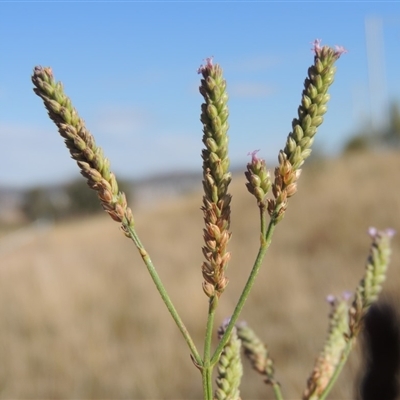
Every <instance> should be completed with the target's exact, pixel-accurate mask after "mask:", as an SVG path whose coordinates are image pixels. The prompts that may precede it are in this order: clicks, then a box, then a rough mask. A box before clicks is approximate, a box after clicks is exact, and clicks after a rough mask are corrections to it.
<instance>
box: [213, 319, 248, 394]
mask: <svg viewBox="0 0 400 400" xmlns="http://www.w3.org/2000/svg"><path fill="white" fill-rule="evenodd" d="M226 325H227V324H225V323H224V324H223V325H222V326H221V327H220V329H219V330H218V336H219V337H220V338H221V337H222V335H223V333H224V331H225V327H226ZM240 348H241V341H240V339H239V338H238V335H237V332H236V328H233V330H232V332H231V335H230V337H229V340H228V342H227V343H226V345H225V347H224V350H223V351H222V354H221V357H220V359H219V361H218V367H217V369H218V376H217V386H218V389H216V391H215V395H214V399H215V400H240V392H239V386H240V381H241V379H242V375H243V367H242V363H241V360H240Z"/></svg>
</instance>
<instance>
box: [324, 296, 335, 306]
mask: <svg viewBox="0 0 400 400" xmlns="http://www.w3.org/2000/svg"><path fill="white" fill-rule="evenodd" d="M325 300H326V301H327V302H328V303H329V304H330V305H331V306H333V305H334V304H335V302H336V296H334V295H333V294H328V296H326V298H325Z"/></svg>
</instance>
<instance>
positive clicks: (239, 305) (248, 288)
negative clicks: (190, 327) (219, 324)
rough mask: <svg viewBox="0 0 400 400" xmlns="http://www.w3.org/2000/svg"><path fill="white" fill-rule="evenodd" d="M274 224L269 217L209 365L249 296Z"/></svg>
mask: <svg viewBox="0 0 400 400" xmlns="http://www.w3.org/2000/svg"><path fill="white" fill-rule="evenodd" d="M261 221H263V218H261ZM275 225H276V223H275V220H274V219H271V220H270V223H269V225H268V228H267V232H266V234H265V236H264V235H263V234H262V235H261V244H260V248H259V250H258V254H257V257H256V260H255V262H254V265H253V268H252V270H251V272H250V275H249V277H248V279H247V282H246V285H245V286H244V288H243V291H242V294H241V295H240V297H239V300H238V303H237V305H236V307H235V310H234V311H233V314H232V316H231V319H230V321H229V324H228V325H227V327H226V330H225V332H224V334H223V336H222V337H221V340H220V341H219V343H218V346H217V348H216V349H215V351H214V354H213V356H212V358H211V365H215V364H216V363H217V362H218V360H219V357H220V356H221V353H222V350H223V349H224V346H225V345H226V343H227V342H228V340H229V336H230V334H231V332H232V329H233V327H234V326H235V324H236V322H237V320H238V318H239V315H240V313H241V311H242V309H243V307H244V304H245V302H246V300H247V298H248V297H249V294H250V291H251V289H252V287H253V285H254V281H255V279H256V277H257V274H258V272H259V270H260V268H261V264H262V262H263V259H264V256H265V253H266V252H267V250H268V248H269V246H270V244H271V240H272V235H273V232H274V229H275ZM261 226H264V225H263V223H262V222H261Z"/></svg>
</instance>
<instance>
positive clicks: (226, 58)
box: [0, 0, 400, 186]
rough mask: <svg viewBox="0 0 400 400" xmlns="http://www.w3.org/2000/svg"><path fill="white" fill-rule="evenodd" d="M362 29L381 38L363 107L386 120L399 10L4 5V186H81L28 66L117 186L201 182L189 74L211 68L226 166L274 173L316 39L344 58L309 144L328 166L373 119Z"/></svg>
mask: <svg viewBox="0 0 400 400" xmlns="http://www.w3.org/2000/svg"><path fill="white" fill-rule="evenodd" d="M366 18H373V20H374V21H382V27H383V29H382V32H383V38H384V41H383V42H384V48H381V47H379V46H378V50H380V51H381V53H379V52H378V53H376V51H377V50H375V53H374V54H378V57H375V64H379V65H378V67H377V68H378V69H377V72H375V76H378V77H380V78H379V79H380V80H379V79H378V82H377V84H378V85H379V86H378V89H377V93H376V96H374V98H373V102H374V110H375V111H376V115H377V117H378V118H381V119H382V118H383V116H384V114H383V106H382V104H384V102H385V101H388V100H391V99H397V100H399V99H400V74H399V73H398V71H399V70H400V52H399V49H400V46H399V44H400V3H399V2H397V1H396V2H394V1H392V2H385V1H375V2H341V1H338V0H336V1H334V2H324V1H314V2H301V1H290V2H289V1H277V2H272V1H258V2H252V1H242V2H234V1H223V2H222V1H220V2H217V1H208V2H207V1H197V2H193V1H179V2H178V1H175V2H171V1H169V2H168V1H159V2H154V1H143V2H135V1H131V2H118V1H112V2H111V1H109V2H96V1H93V2H85V1H79V2H77V1H76V2H57V1H49V2H45V1H42V2H39V1H37V2H34V1H26V2H18V1H10V2H4V1H1V0H0V55H1V56H0V57H1V67H2V68H1V75H0V138H1V157H0V185H5V184H6V185H14V186H23V185H36V184H47V183H54V182H58V181H64V180H67V179H71V178H74V177H77V176H78V169H77V167H76V165H75V163H74V162H73V161H72V160H71V159H70V158H69V155H68V152H67V149H66V148H65V147H64V144H63V142H62V139H61V138H60V137H59V136H58V133H57V130H56V127H55V126H54V125H53V123H52V122H51V121H50V120H49V119H48V117H47V114H46V112H45V109H44V107H43V104H42V101H41V100H40V99H39V98H38V97H37V96H36V95H34V93H33V91H32V83H31V81H30V76H31V73H32V69H33V67H34V66H35V65H42V66H51V67H52V68H53V72H54V75H55V78H56V79H57V80H61V81H62V82H63V84H64V88H65V91H66V93H67V94H68V95H69V96H70V97H71V99H72V102H73V104H74V105H75V107H76V108H77V110H78V112H79V114H80V115H81V117H82V118H83V119H84V120H85V121H86V123H87V126H88V128H89V130H90V131H91V132H92V133H93V134H94V136H95V138H96V141H97V144H98V145H100V146H101V147H103V149H104V152H105V154H106V155H107V157H108V158H110V160H111V167H112V170H113V171H114V172H115V173H116V174H117V176H121V177H124V178H127V177H142V176H145V175H147V174H154V173H158V172H166V171H171V170H182V169H190V170H191V171H196V170H198V171H200V168H201V163H202V161H201V157H200V152H201V148H202V143H201V137H202V131H201V129H202V127H201V123H200V121H199V114H200V105H201V103H202V97H201V96H200V94H199V93H198V85H199V80H200V76H199V75H198V74H197V68H198V67H199V66H200V64H201V63H202V62H203V59H204V58H205V57H208V56H214V62H216V63H219V64H221V66H222V67H223V69H224V71H225V78H226V80H227V84H228V94H229V97H230V101H229V107H230V125H231V129H230V151H231V160H232V163H233V164H234V165H235V166H236V165H238V164H242V165H243V169H245V165H246V162H247V161H248V160H249V157H248V156H247V153H248V152H249V151H252V150H255V149H261V151H260V153H259V154H260V156H261V157H264V158H266V159H267V160H273V162H275V160H276V155H277V153H278V150H279V149H280V148H282V147H283V146H284V143H285V140H286V137H287V134H288V133H289V131H290V129H291V121H292V119H293V118H294V117H295V116H296V113H297V107H298V104H299V101H300V95H301V91H302V88H303V82H304V78H305V77H306V73H307V68H308V67H309V65H311V63H312V61H313V54H312V52H311V51H310V48H311V44H310V42H311V41H313V40H314V39H316V38H321V39H322V44H328V45H332V46H333V45H335V44H338V45H343V46H345V47H346V48H347V49H348V54H345V55H344V56H342V57H341V58H340V60H339V61H338V63H337V67H338V71H337V75H336V81H335V83H334V85H333V87H332V88H331V102H330V103H329V107H328V113H327V114H326V118H325V123H324V124H323V125H322V127H321V129H320V131H319V133H318V136H317V139H316V144H317V145H318V146H319V147H320V148H322V149H324V150H325V151H327V152H330V153H332V154H335V153H337V152H338V151H339V150H340V148H341V146H342V144H343V142H344V141H345V139H346V138H347V137H348V135H349V134H350V133H351V132H353V131H354V130H355V129H357V127H359V126H360V123H361V120H362V117H363V116H364V117H365V116H368V115H369V114H370V113H371V109H370V90H369V80H368V79H369V78H368V58H367V47H366V36H365V21H366ZM377 32H378V33H379V30H378V31H377ZM379 54H380V55H379ZM375 64H374V65H375ZM385 85H386V86H385ZM379 99H381V100H379ZM270 167H273V165H271V164H270Z"/></svg>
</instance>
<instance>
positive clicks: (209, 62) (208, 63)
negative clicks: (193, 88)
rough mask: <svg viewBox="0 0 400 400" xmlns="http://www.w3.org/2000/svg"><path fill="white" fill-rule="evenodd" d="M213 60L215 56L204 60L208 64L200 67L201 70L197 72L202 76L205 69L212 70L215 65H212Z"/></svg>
mask: <svg viewBox="0 0 400 400" xmlns="http://www.w3.org/2000/svg"><path fill="white" fill-rule="evenodd" d="M213 58H214V56H211V57H207V58H206V59H205V60H204V61H205V62H206V63H205V65H200V67H199V69H198V70H197V73H198V74H201V73H203V71H204V70H205V69H207V68H212V66H213V63H212V61H213Z"/></svg>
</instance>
